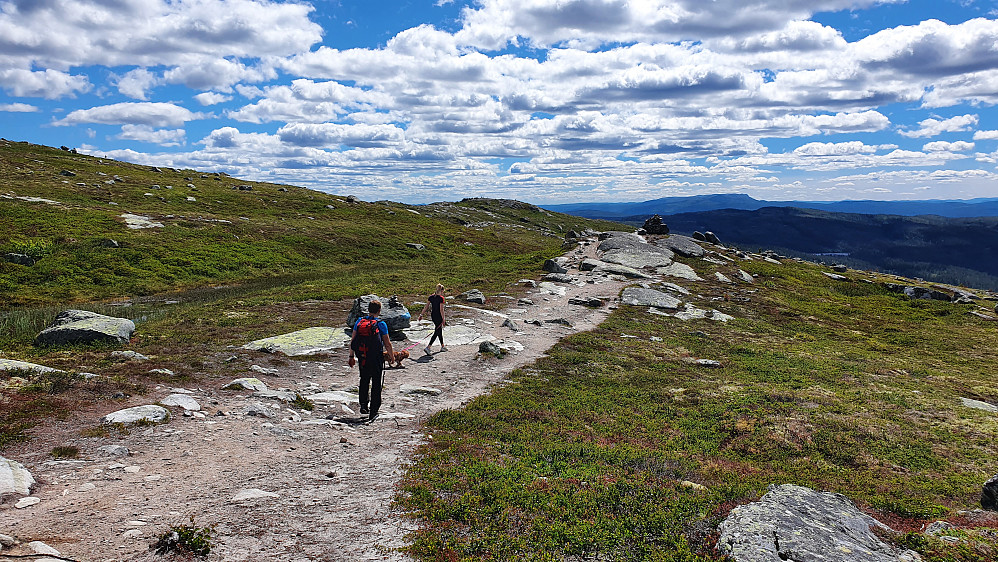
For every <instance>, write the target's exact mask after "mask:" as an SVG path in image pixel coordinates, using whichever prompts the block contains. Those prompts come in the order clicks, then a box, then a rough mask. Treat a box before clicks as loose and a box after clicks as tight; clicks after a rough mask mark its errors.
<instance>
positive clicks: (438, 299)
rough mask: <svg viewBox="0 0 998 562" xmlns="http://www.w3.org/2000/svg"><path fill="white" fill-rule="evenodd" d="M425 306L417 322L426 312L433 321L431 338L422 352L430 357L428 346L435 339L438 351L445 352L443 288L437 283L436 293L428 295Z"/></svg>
mask: <svg viewBox="0 0 998 562" xmlns="http://www.w3.org/2000/svg"><path fill="white" fill-rule="evenodd" d="M426 300H427V303H426V306H424V307H423V311H422V312H420V313H419V316H418V317H417V318H416V319H417V320H422V319H423V315H424V314H426V313H427V312H429V313H430V320H433V325H434V326H435V327H434V329H433V337H431V338H430V343H428V344H426V349H424V350H423V351H425V352H426V354H427V355H430V354H431V353H432V352H431V351H430V346H431V345H433V342H434V341H436V339H437V338H440V351H447V346H445V345H444V324H446V321H445V320H444V286H443V285H441V284H440V283H437V292H435V293H433V294H432V295H430V298H428V299H426Z"/></svg>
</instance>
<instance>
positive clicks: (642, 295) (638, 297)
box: [620, 287, 681, 310]
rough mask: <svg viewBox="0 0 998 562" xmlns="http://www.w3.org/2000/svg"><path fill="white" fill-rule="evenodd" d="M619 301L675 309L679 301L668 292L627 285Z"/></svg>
mask: <svg viewBox="0 0 998 562" xmlns="http://www.w3.org/2000/svg"><path fill="white" fill-rule="evenodd" d="M620 302H622V303H624V304H629V305H631V306H653V307H655V308H665V309H671V310H675V309H677V308H679V304H680V302H681V301H680V300H679V299H677V298H676V297H674V296H672V295H670V294H667V293H663V292H662V291H656V290H655V289H645V288H642V287H628V288H626V289H624V293H623V294H622V295H621V297H620Z"/></svg>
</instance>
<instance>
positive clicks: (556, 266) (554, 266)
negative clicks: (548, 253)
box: [542, 259, 568, 273]
mask: <svg viewBox="0 0 998 562" xmlns="http://www.w3.org/2000/svg"><path fill="white" fill-rule="evenodd" d="M542 269H543V270H544V271H547V272H548V273H568V270H567V269H565V267H564V266H563V265H562V264H561V263H559V262H558V261H557V260H552V259H549V260H546V261H545V262H544V266H543V267H542Z"/></svg>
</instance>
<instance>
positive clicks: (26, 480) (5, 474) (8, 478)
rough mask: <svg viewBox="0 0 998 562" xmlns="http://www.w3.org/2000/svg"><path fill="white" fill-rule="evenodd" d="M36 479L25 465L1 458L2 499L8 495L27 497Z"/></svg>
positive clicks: (0, 480)
mask: <svg viewBox="0 0 998 562" xmlns="http://www.w3.org/2000/svg"><path fill="white" fill-rule="evenodd" d="M34 485H35V479H34V478H33V477H32V476H31V473H30V472H28V469H26V468H24V465H22V464H21V463H19V462H17V461H13V460H10V459H7V458H4V457H0V497H3V496H4V495H6V494H18V495H21V496H27V495H28V494H30V493H31V487H32V486H34Z"/></svg>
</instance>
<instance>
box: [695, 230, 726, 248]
mask: <svg viewBox="0 0 998 562" xmlns="http://www.w3.org/2000/svg"><path fill="white" fill-rule="evenodd" d="M695 236H696V235H694V237H695ZM703 239H704V240H705V241H707V242H710V243H711V244H715V245H717V246H720V245H721V241H720V240H718V238H717V236H716V235H715V234H714V233H713V232H711V231H709V230H708V231H707V232H704V233H703Z"/></svg>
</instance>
